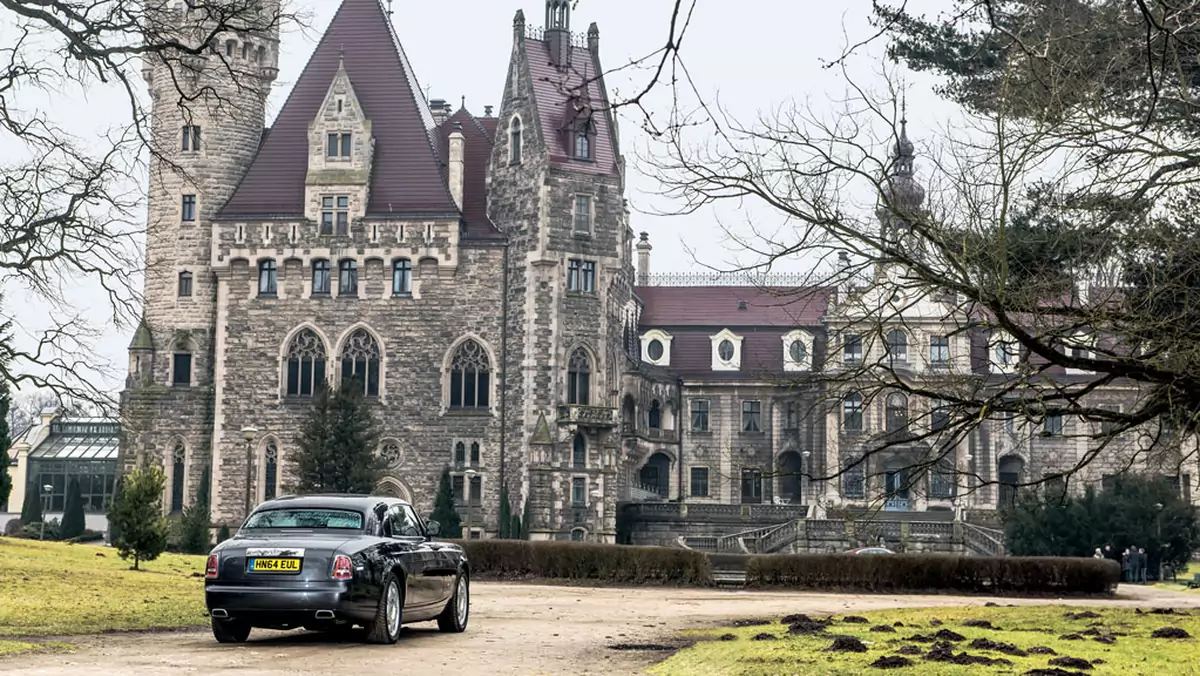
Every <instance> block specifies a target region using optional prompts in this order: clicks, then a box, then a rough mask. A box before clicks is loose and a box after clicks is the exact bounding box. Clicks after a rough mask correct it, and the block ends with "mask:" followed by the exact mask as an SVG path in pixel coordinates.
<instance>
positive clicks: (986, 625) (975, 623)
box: [963, 620, 1000, 631]
mask: <svg viewBox="0 0 1200 676" xmlns="http://www.w3.org/2000/svg"><path fill="white" fill-rule="evenodd" d="M963 626H964V627H975V628H976V629H991V630H993V631H999V630H1000V627H997V626H996V625H994V624H992V623H991V622H988V621H987V620H966V621H964V622H963Z"/></svg>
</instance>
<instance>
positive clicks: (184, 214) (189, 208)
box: [180, 195, 196, 221]
mask: <svg viewBox="0 0 1200 676" xmlns="http://www.w3.org/2000/svg"><path fill="white" fill-rule="evenodd" d="M180 217H181V218H182V219H183V220H185V221H194V220H196V196H195V195H184V196H183V205H182V208H181V213H180Z"/></svg>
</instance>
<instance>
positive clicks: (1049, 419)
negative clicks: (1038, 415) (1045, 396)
mask: <svg viewBox="0 0 1200 676" xmlns="http://www.w3.org/2000/svg"><path fill="white" fill-rule="evenodd" d="M1042 432H1043V433H1044V434H1048V435H1051V436H1054V435H1059V434H1062V433H1063V417H1062V414H1061V413H1052V414H1050V415H1047V416H1046V420H1045V422H1043V423H1042Z"/></svg>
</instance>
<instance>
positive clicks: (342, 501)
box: [255, 493, 408, 511]
mask: <svg viewBox="0 0 1200 676" xmlns="http://www.w3.org/2000/svg"><path fill="white" fill-rule="evenodd" d="M381 503H384V504H389V505H397V504H400V505H407V504H408V503H407V502H405V501H404V500H401V499H399V498H392V497H386V496H382V495H366V494H360V495H351V494H345V493H328V494H315V495H282V496H280V497H278V498H275V499H274V500H268V501H266V502H264V503H262V504H261V505H259V506H258V507H256V508H255V510H256V511H257V510H265V509H283V508H287V507H299V508H306V507H331V508H337V509H360V510H368V511H369V510H371V509H374V508H375V506H376V505H379V504H381Z"/></svg>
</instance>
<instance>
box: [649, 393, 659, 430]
mask: <svg viewBox="0 0 1200 676" xmlns="http://www.w3.org/2000/svg"><path fill="white" fill-rule="evenodd" d="M647 418H648V420H647V421H646V422H647V423H649V426H650V429H652V430H657V429H661V428H662V405H661V404H659V403H658V400H657V399H655V400H654V401H651V402H650V411H649V412H648V414H647Z"/></svg>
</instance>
